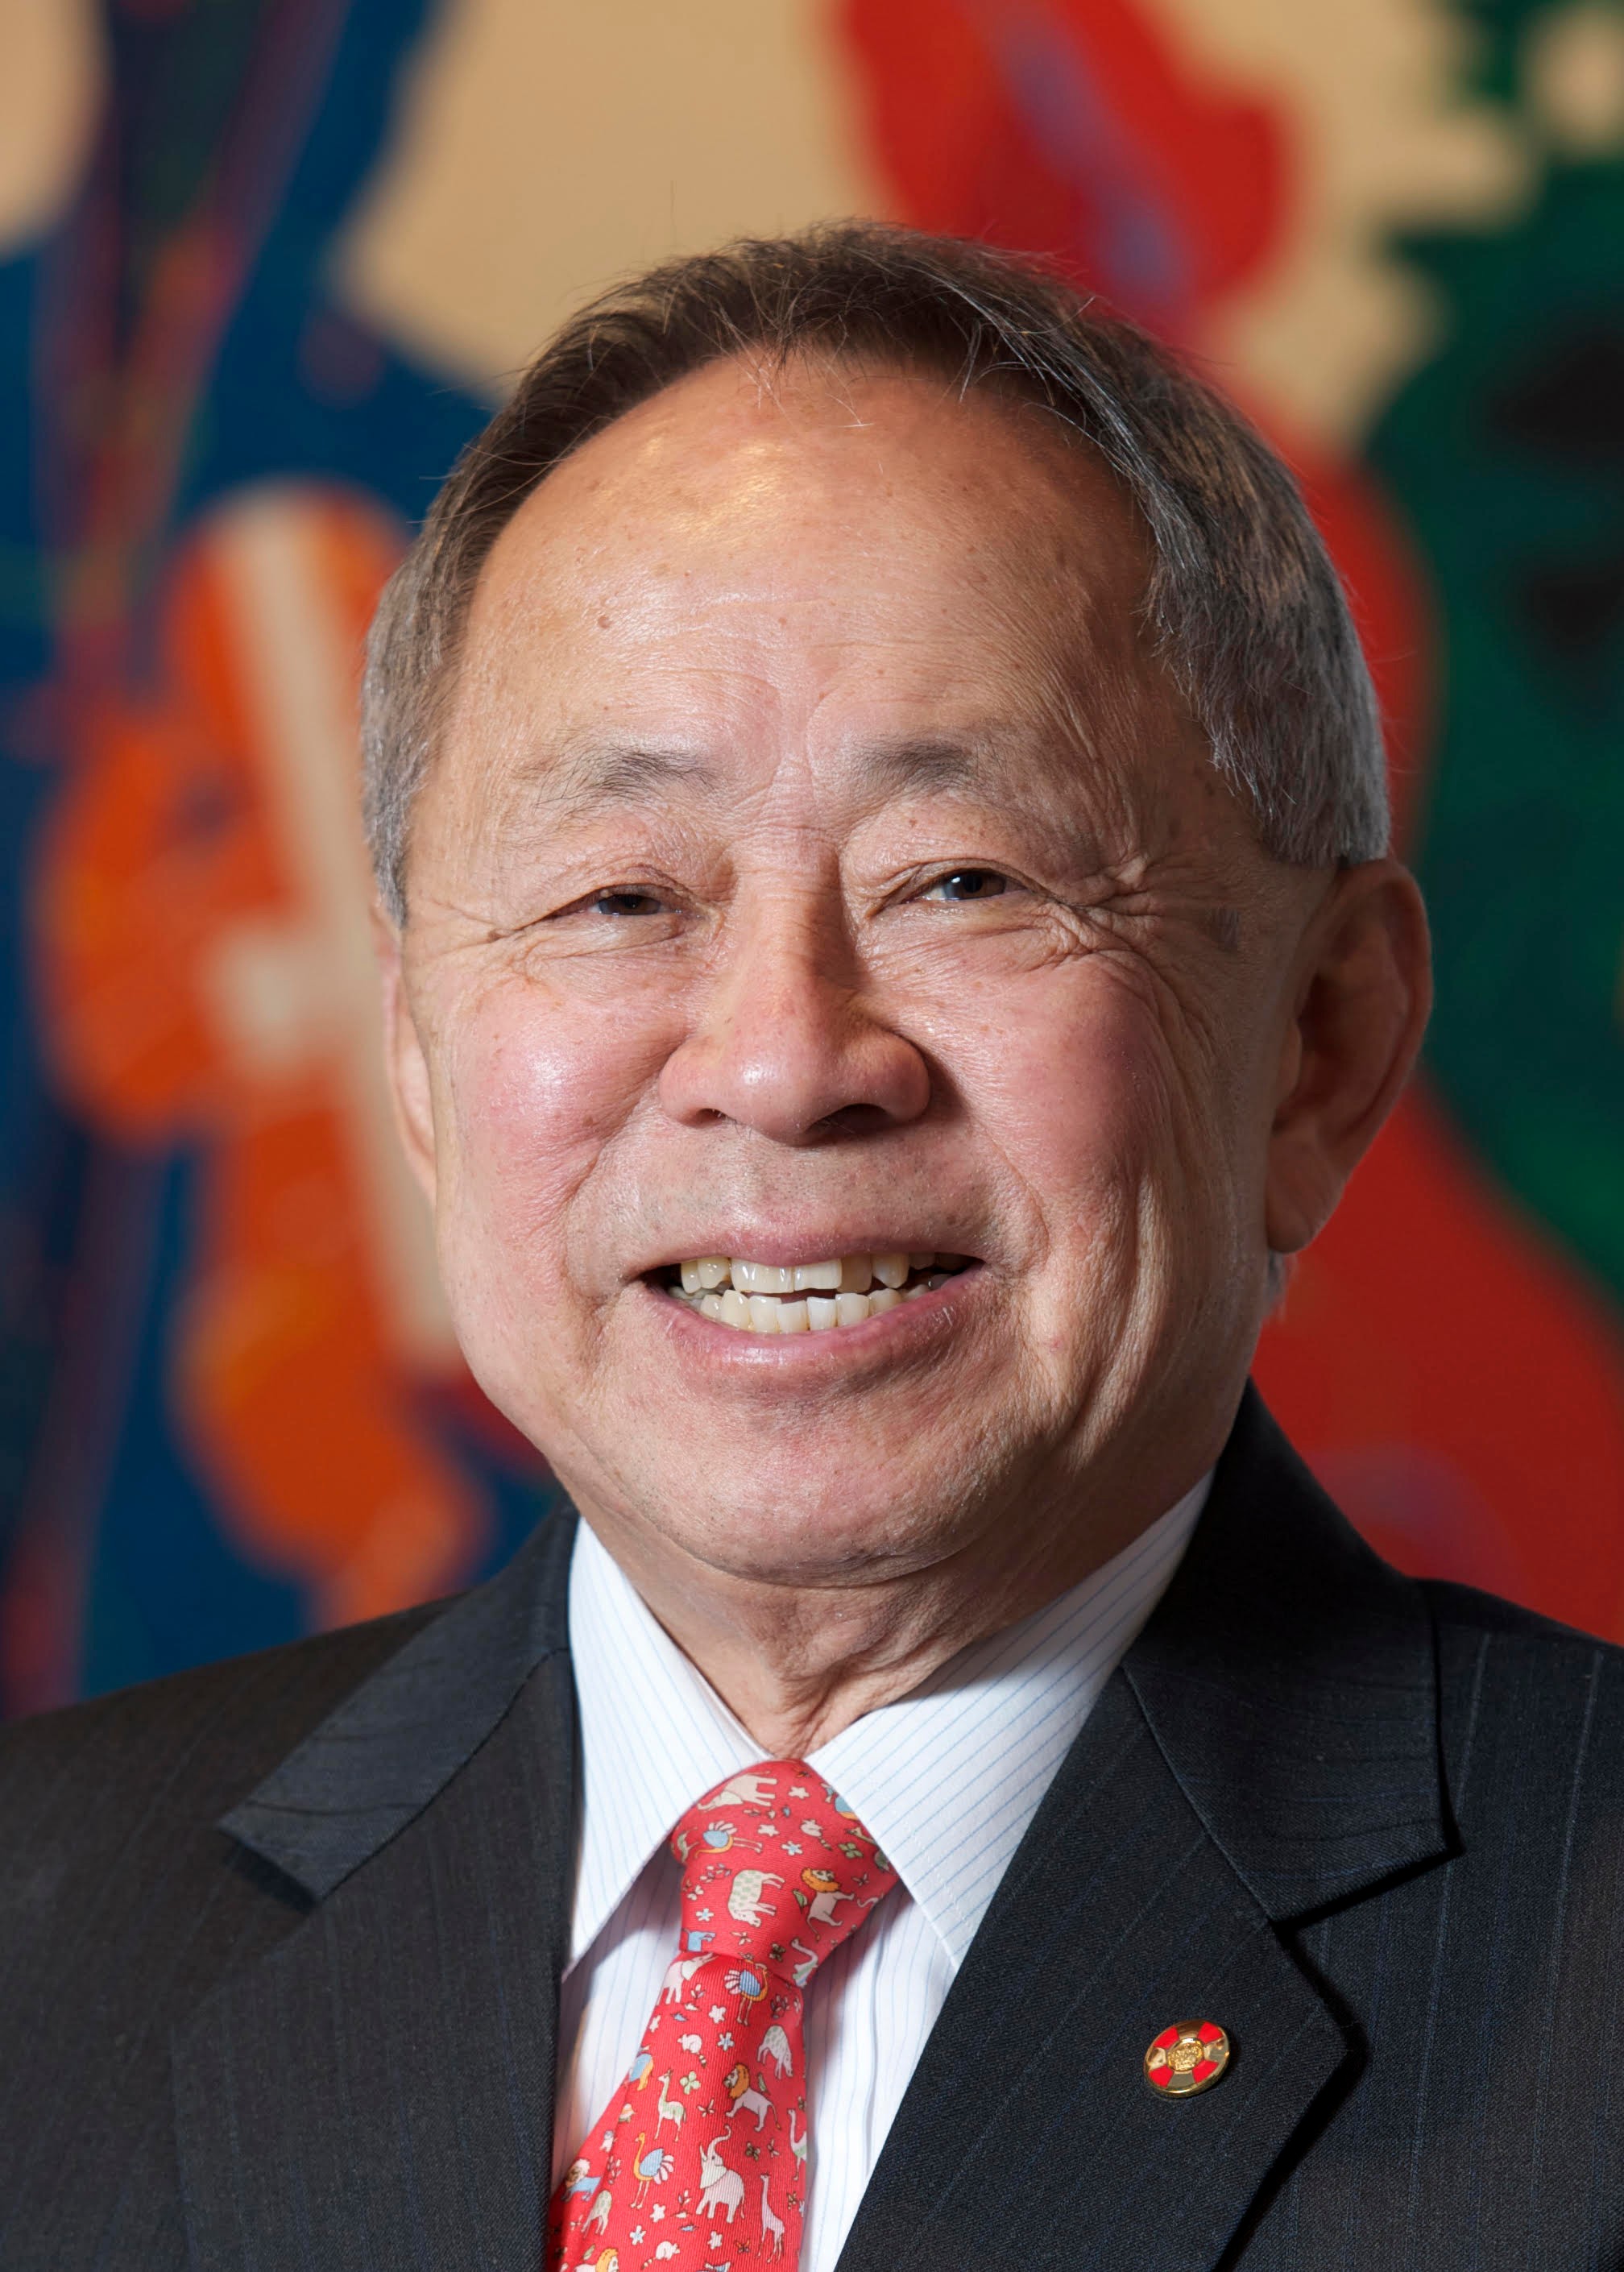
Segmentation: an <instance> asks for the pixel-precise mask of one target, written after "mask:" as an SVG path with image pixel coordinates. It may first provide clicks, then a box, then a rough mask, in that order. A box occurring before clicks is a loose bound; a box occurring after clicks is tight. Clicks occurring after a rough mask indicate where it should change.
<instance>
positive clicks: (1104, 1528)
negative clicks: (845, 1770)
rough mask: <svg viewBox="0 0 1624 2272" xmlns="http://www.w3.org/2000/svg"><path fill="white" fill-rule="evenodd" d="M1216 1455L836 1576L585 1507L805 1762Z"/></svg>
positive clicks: (780, 1754)
mask: <svg viewBox="0 0 1624 2272" xmlns="http://www.w3.org/2000/svg"><path fill="white" fill-rule="evenodd" d="M1210 1464H1211V1461H1210V1460H1203V1461H1201V1463H1200V1465H1198V1466H1197V1467H1196V1468H1195V1469H1194V1471H1193V1472H1192V1473H1191V1474H1190V1475H1189V1476H1188V1477H1187V1478H1186V1479H1185V1481H1184V1483H1183V1484H1181V1485H1179V1486H1178V1487H1176V1488H1174V1489H1173V1490H1171V1491H1169V1492H1168V1493H1167V1495H1166V1497H1165V1498H1157V1499H1156V1500H1155V1501H1154V1502H1152V1503H1149V1504H1146V1503H1145V1502H1144V1501H1143V1500H1141V1501H1139V1502H1138V1503H1136V1504H1133V1503H1129V1502H1126V1501H1122V1500H1119V1501H1118V1506H1119V1507H1120V1512H1118V1513H1115V1515H1114V1517H1112V1516H1109V1515H1107V1514H1106V1513H1104V1512H1101V1513H1099V1514H1097V1515H1095V1516H1094V1518H1093V1519H1089V1517H1088V1516H1087V1515H1086V1514H1084V1515H1081V1516H1080V1515H1079V1514H1078V1512H1077V1510H1076V1502H1075V1500H1073V1501H1072V1502H1071V1511H1070V1519H1069V1521H1066V1522H1065V1523H1063V1524H1056V1523H1054V1522H1039V1523H1034V1524H1031V1525H1029V1526H1027V1527H1026V1530H1025V1535H1024V1536H1012V1535H1011V1531H1012V1525H1011V1523H1010V1522H1009V1521H1008V1520H1007V1519H1006V1520H1005V1521H1000V1522H995V1523H990V1524H988V1525H987V1526H986V1528H985V1531H984V1534H983V1536H981V1537H980V1538H979V1539H977V1540H974V1541H972V1542H971V1543H969V1544H967V1545H965V1546H963V1547H961V1548H960V1549H959V1550H958V1551H957V1552H953V1553H950V1554H948V1555H946V1556H944V1557H943V1558H941V1559H939V1560H937V1561H935V1562H933V1563H931V1564H930V1565H929V1566H927V1567H926V1568H923V1569H920V1570H913V1571H908V1572H906V1573H903V1574H900V1575H896V1574H888V1575H883V1576H876V1577H875V1578H873V1579H872V1580H870V1581H866V1582H865V1581H855V1582H853V1581H851V1580H850V1578H849V1577H847V1576H845V1575H844V1574H843V1576H842V1577H841V1579H839V1580H838V1581H837V1580H834V1579H831V1581H829V1582H827V1583H808V1582H805V1581H802V1580H799V1579H798V1580H797V1581H793V1582H792V1581H782V1580H778V1579H775V1578H773V1577H771V1576H768V1577H762V1576H759V1575H756V1574H754V1573H740V1572H738V1571H734V1570H728V1569H725V1568H718V1567H717V1566H714V1565H713V1564H711V1563H708V1562H704V1561H701V1560H700V1559H698V1558H697V1557H696V1556H695V1555H693V1554H692V1553H691V1552H689V1551H687V1550H685V1549H684V1548H682V1546H681V1545H679V1544H677V1543H675V1542H674V1541H673V1540H672V1539H671V1538H670V1537H669V1536H665V1535H662V1534H661V1533H659V1532H658V1531H656V1530H655V1529H653V1528H652V1526H650V1525H647V1524H645V1523H643V1522H638V1521H629V1520H627V1519H625V1518H624V1517H618V1516H617V1515H616V1513H613V1512H611V1511H610V1510H607V1509H604V1508H601V1507H598V1506H592V1505H591V1504H590V1503H589V1502H587V1501H586V1500H585V1499H584V1498H579V1497H577V1505H579V1506H581V1511H582V1513H583V1514H584V1515H585V1518H586V1520H587V1521H589V1522H590V1523H591V1525H592V1529H593V1530H594V1531H595V1532H596V1533H597V1535H598V1536H599V1538H600V1540H601V1542H602V1543H603V1544H604V1546H605V1547H606V1548H607V1551H608V1552H609V1553H610V1554H611V1555H613V1557H614V1558H615V1561H616V1562H617V1563H618V1564H619V1565H620V1566H621V1568H622V1571H624V1573H625V1574H626V1575H627V1577H628V1578H629V1580H630V1581H631V1582H632V1584H633V1585H634V1586H635V1587H636V1588H637V1591H638V1593H639V1594H640V1595H641V1596H642V1597H643V1599H644V1602H645V1603H647V1605H648V1607H649V1609H650V1610H651V1611H652V1613H653V1615H654V1616H655V1617H656V1618H659V1622H660V1624H661V1625H662V1626H664V1627H665V1629H666V1631H667V1633H669V1634H670V1635H671V1637H672V1639H673V1640H674V1641H675V1642H676V1643H677V1645H678V1647H679V1648H681V1649H682V1651H683V1653H684V1655H686V1656H687V1657H688V1658H689V1660H690V1662H691V1663H693V1664H694V1665H696V1666H697V1669H698V1670H699V1671H700V1672H701V1673H703V1675H704V1678H705V1679H706V1680H707V1681H709V1683H710V1685H711V1687H712V1688H713V1689H714V1690H715V1691H716V1693H717V1694H718V1695H719V1697H720V1698H721V1699H722V1700H723V1701H724V1703H726V1705H727V1707H728V1708H729V1709H730V1710H731V1711H732V1712H733V1714H734V1717H735V1718H736V1719H738V1720H739V1721H741V1723H742V1724H743V1725H744V1726H745V1727H746V1728H747V1729H749V1732H750V1735H751V1737H752V1738H753V1739H754V1740H755V1741H756V1743H757V1744H759V1745H760V1746H761V1750H762V1756H763V1757H764V1758H771V1759H802V1758H805V1757H806V1755H807V1754H808V1753H810V1752H814V1751H816V1749H817V1748H818V1746H819V1745H823V1744H826V1743H828V1742H830V1741H831V1738H834V1737H836V1736H838V1734H839V1733H840V1732H841V1730H843V1729H845V1728H848V1727H850V1726H851V1724H852V1723H853V1721H855V1720H858V1719H860V1718H861V1717H862V1716H863V1715H864V1714H865V1713H868V1712H873V1711H875V1710H877V1709H878V1708H879V1707H880V1706H882V1705H884V1704H890V1703H894V1702H895V1701H896V1700H898V1698H899V1697H902V1696H905V1695H906V1694H908V1693H910V1691H912V1690H913V1689H915V1688H917V1687H918V1686H919V1685H920V1683H921V1682H922V1681H924V1680H927V1679H928V1678H929V1677H930V1675H931V1674H932V1673H934V1672H935V1671H936V1670H938V1669H939V1668H940V1667H941V1666H942V1665H943V1664H945V1663H947V1662H948V1661H949V1660H950V1658H952V1657H954V1656H956V1655H958V1653H959V1652H960V1650H962V1649H965V1648H969V1647H970V1646H971V1645H972V1643H974V1642H976V1641H978V1640H984V1639H985V1638H987V1635H989V1634H991V1633H999V1632H1002V1631H1003V1630H1004V1629H1005V1628H1006V1627H1008V1626H1012V1625H1015V1624H1017V1623H1018V1621H1019V1620H1020V1619H1021V1618H1024V1617H1028V1616H1030V1615H1032V1613H1033V1612H1034V1611H1038V1610H1040V1609H1042V1608H1044V1607H1046V1606H1047V1603H1050V1602H1052V1601H1054V1600H1056V1599H1058V1597H1059V1596H1061V1595H1062V1594H1064V1593H1068V1592H1069V1591H1070V1589H1071V1588H1073V1587H1074V1586H1077V1585H1080V1584H1081V1583H1082V1582H1083V1581H1084V1579H1086V1578H1088V1577H1090V1576H1091V1575H1092V1574H1093V1573H1094V1572H1095V1571H1096V1570H1099V1569H1100V1568H1102V1567H1103V1566H1104V1565H1105V1564H1106V1562H1108V1561H1110V1560H1111V1559H1112V1558H1114V1556H1116V1555H1117V1554H1119V1553H1121V1551H1123V1549H1124V1548H1125V1547H1127V1546H1129V1545H1130V1544H1131V1543H1132V1542H1133V1540H1134V1539H1135V1538H1136V1537H1138V1536H1141V1535H1142V1533H1143V1532H1144V1531H1145V1530H1146V1529H1148V1528H1149V1527H1150V1525H1151V1523H1152V1522H1153V1521H1156V1520H1157V1519H1158V1517H1159V1516H1160V1515H1162V1514H1164V1513H1166V1511H1167V1510H1168V1508H1169V1507H1170V1506H1173V1505H1174V1504H1175V1503H1176V1501H1177V1499H1178V1498H1180V1497H1181V1495H1182V1492H1183V1491H1185V1490H1188V1488H1189V1487H1190V1486H1191V1484H1194V1483H1195V1482H1196V1480H1197V1478H1198V1476H1199V1475H1200V1474H1201V1473H1202V1472H1203V1471H1204V1469H1205V1468H1206V1467H1207V1466H1209V1465H1210Z"/></svg>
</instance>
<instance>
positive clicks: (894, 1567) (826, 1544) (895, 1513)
mask: <svg viewBox="0 0 1624 2272" xmlns="http://www.w3.org/2000/svg"><path fill="white" fill-rule="evenodd" d="M626 1497H627V1498H631V1494H630V1493H629V1492H628V1493H627V1494H626ZM632 1504H633V1505H634V1506H635V1507H636V1509H637V1514H638V1516H639V1517H640V1518H641V1520H642V1521H643V1522H644V1523H645V1524H648V1525H650V1526H651V1527H652V1528H655V1529H657V1530H658V1531H659V1532H661V1533H662V1534H663V1535H664V1536H666V1537H667V1538H668V1539H671V1540H673V1541H674V1542H675V1543H677V1544H679V1545H681V1546H682V1548H683V1549H685V1550H686V1551H688V1552H689V1553H690V1554H692V1555H694V1556H695V1557H696V1558H697V1559H698V1560H700V1561H702V1562H704V1563H706V1564H708V1565H709V1566H711V1567H712V1568H714V1569H719V1570H725V1571H727V1572H730V1573H733V1574H734V1575H735V1576H737V1577H741V1578H750V1579H755V1580H759V1581H766V1582H769V1583H774V1582H776V1583H782V1584H792V1583H793V1584H796V1585H802V1586H805V1585H813V1586H816V1585H818V1584H820V1583H823V1584H830V1585H838V1584H841V1583H843V1582H849V1581H855V1580H860V1579H861V1578H863V1577H864V1576H873V1577H881V1576H890V1575H891V1574H893V1573H899V1572H901V1571H904V1570H917V1569H919V1568H921V1567H923V1566H927V1565H928V1564H930V1563H931V1562H934V1561H936V1560H939V1559H941V1558H943V1557H945V1556H946V1555H949V1554H950V1553H952V1552H953V1551H955V1550H956V1548H957V1545H958V1544H959V1543H960V1540H961V1535H962V1532H963V1530H964V1527H965V1518H966V1510H965V1508H964V1507H963V1506H960V1505H956V1504H953V1503H951V1502H949V1501H947V1500H945V1499H944V1498H943V1496H942V1492H941V1491H940V1490H927V1489H925V1488H924V1487H923V1486H922V1485H912V1484H906V1483H905V1484H902V1485H901V1486H900V1487H898V1485H897V1484H895V1483H891V1484H886V1483H878V1484H876V1481H875V1476H874V1475H873V1472H872V1470H871V1469H865V1470H864V1471H862V1472H858V1473H850V1474H846V1475H844V1476H836V1477H834V1478H833V1479H832V1480H831V1479H830V1478H828V1477H823V1478H822V1479H820V1482H819V1484H818V1485H817V1486H816V1488H812V1487H809V1486H808V1484H806V1482H805V1480H804V1479H803V1480H802V1483H801V1487H800V1488H798V1489H797V1488H793V1487H790V1488H776V1487H775V1488H773V1489H771V1491H764V1490H763V1488H762V1484H761V1481H760V1478H759V1477H758V1476H751V1475H750V1474H749V1472H748V1471H746V1472H741V1473H740V1474H739V1475H738V1476H729V1474H728V1473H727V1472H726V1469H725V1468H724V1469H722V1471H721V1472H716V1471H715V1470H714V1469H713V1470H712V1471H711V1474H710V1475H709V1476H708V1477H707V1481H706V1488H705V1490H704V1492H703V1494H698V1493H696V1494H691V1495H690V1494H689V1493H687V1492H680V1493H669V1492H668V1493H667V1494H666V1495H665V1496H664V1497H663V1498H661V1497H659V1496H658V1495H656V1494H654V1493H652V1492H651V1491H644V1490H639V1491H637V1493H636V1496H635V1499H632Z"/></svg>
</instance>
